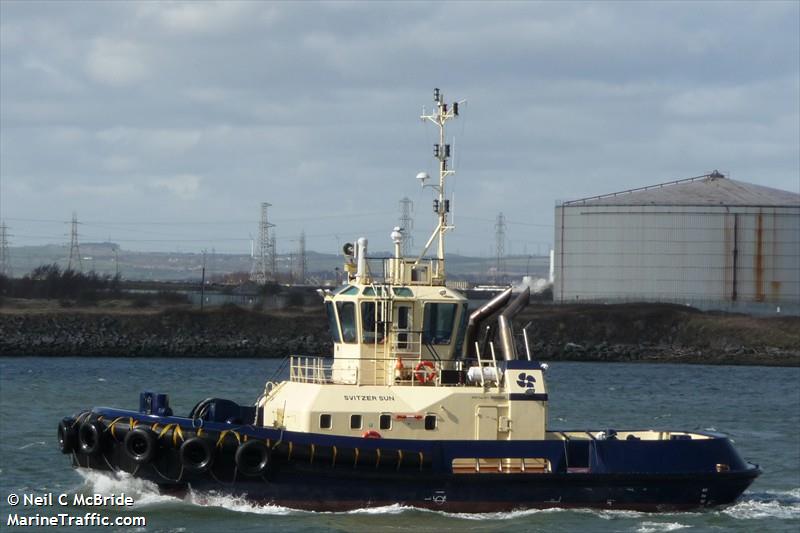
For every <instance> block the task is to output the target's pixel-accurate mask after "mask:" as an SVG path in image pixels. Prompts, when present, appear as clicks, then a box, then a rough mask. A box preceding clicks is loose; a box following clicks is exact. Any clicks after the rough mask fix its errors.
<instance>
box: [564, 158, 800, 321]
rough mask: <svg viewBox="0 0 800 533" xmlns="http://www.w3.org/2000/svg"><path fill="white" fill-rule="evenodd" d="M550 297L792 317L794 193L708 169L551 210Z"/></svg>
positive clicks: (799, 259)
mask: <svg viewBox="0 0 800 533" xmlns="http://www.w3.org/2000/svg"><path fill="white" fill-rule="evenodd" d="M555 228H556V231H555V243H556V245H555V257H554V271H555V283H554V287H553V290H554V299H555V301H556V302H561V303H569V302H572V303H574V302H583V301H594V302H624V301H644V302H652V301H657V302H674V303H681V304H689V305H692V306H695V307H699V308H701V309H723V310H734V311H743V312H756V313H767V312H769V313H775V312H778V313H788V314H800V194H797V193H795V192H789V191H783V190H779V189H772V188H769V187H763V186H760V185H753V184H750V183H744V182H740V181H734V180H731V179H728V178H726V177H725V176H723V175H722V174H720V173H718V172H716V171H714V172H713V173H711V174H708V175H705V176H700V177H696V178H689V179H685V180H679V181H673V182H668V183H662V184H659V185H654V186H650V187H643V188H640V189H632V190H628V191H622V192H619V193H612V194H607V195H602V196H596V197H592V198H583V199H580V200H573V201H569V202H563V203H561V204H560V205H558V206H557V207H556V220H555Z"/></svg>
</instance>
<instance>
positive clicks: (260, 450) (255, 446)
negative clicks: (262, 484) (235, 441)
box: [234, 440, 271, 476]
mask: <svg viewBox="0 0 800 533" xmlns="http://www.w3.org/2000/svg"><path fill="white" fill-rule="evenodd" d="M234 459H235V460H236V468H238V469H239V472H241V473H242V474H244V475H246V476H260V475H262V474H264V473H265V472H266V471H267V469H268V468H269V465H270V463H271V457H270V453H269V448H267V445H266V444H264V443H263V442H261V441H260V440H249V441H247V442H243V443H242V444H240V445H239V447H238V448H236V455H235V456H234Z"/></svg>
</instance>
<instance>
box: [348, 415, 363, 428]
mask: <svg viewBox="0 0 800 533" xmlns="http://www.w3.org/2000/svg"><path fill="white" fill-rule="evenodd" d="M350 429H361V415H350Z"/></svg>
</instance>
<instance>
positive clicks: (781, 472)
mask: <svg viewBox="0 0 800 533" xmlns="http://www.w3.org/2000/svg"><path fill="white" fill-rule="evenodd" d="M279 365H280V361H273V360H254V359H249V360H244V359H236V360H225V359H220V360H210V359H202V360H194V359H111V358H107V359H106V358H97V359H90V358H64V359H47V358H24V357H21V358H2V359H0V521H2V522H0V523H2V525H1V526H0V529H2V530H6V529H9V528H7V527H6V526H7V517H8V514H9V512H11V511H12V507H10V506H9V504H8V503H7V497H8V495H9V494H10V493H18V494H23V493H35V494H44V493H49V492H52V493H54V494H56V495H57V494H59V493H68V494H75V493H86V494H92V493H95V492H97V493H101V494H106V495H107V494H110V493H117V494H118V493H120V492H125V493H126V494H129V495H132V496H133V497H134V499H135V501H136V503H135V505H134V506H133V508H128V509H122V510H121V509H119V508H114V507H107V508H100V509H94V508H85V507H80V508H69V507H67V508H62V507H59V506H55V507H49V508H47V507H45V508H38V509H36V508H23V507H21V506H18V507H15V508H13V510H14V511H16V512H17V513H19V514H20V515H28V516H31V515H34V514H37V513H39V514H41V515H45V516H53V515H55V514H57V513H59V512H67V513H71V514H74V515H79V516H83V515H84V514H85V513H86V512H87V511H89V512H93V511H98V512H100V513H101V514H103V515H107V516H110V517H117V516H129V517H130V516H144V517H146V519H147V527H119V528H116V527H111V528H103V529H99V528H91V527H88V528H80V530H81V531H131V532H133V531H163V532H206V531H207V532H214V533H216V532H219V531H236V532H237V533H243V532H248V531H260V532H263V531H308V532H312V531H313V532H317V531H348V532H349V531H356V532H358V531H365V532H366V531H391V532H403V531H414V532H416V533H419V532H421V531H431V530H437V531H441V532H445V531H458V532H473V531H474V532H486V531H510V530H515V531H526V532H527V531H548V532H558V531H570V532H571V531H579V530H582V531H630V532H661V531H677V530H687V531H688V530H691V531H706V530H715V531H747V532H750V531H791V532H793V533H794V532H796V531H798V530H800V433H798V430H800V369H799V368H762V367H724V366H689V365H687V366H681V365H658V364H647V365H645V364H639V365H635V364H611V363H555V364H553V365H552V366H551V368H550V371H549V372H548V378H549V380H548V385H549V387H550V391H549V392H550V398H551V408H550V426H551V427H557V428H561V429H571V428H586V427H590V428H596V429H606V428H637V429H642V428H667V429H670V428H679V429H715V430H720V431H725V432H727V433H728V434H730V435H731V436H732V437H733V438H734V440H735V441H736V446H737V448H738V449H739V450H740V452H741V453H742V455H743V456H744V457H745V458H746V459H749V460H751V461H753V462H756V463H759V464H760V465H761V467H762V469H763V470H764V474H763V475H762V476H761V477H760V478H759V479H758V480H756V482H755V483H754V484H753V486H751V488H750V489H749V490H748V491H747V492H746V493H745V494H744V496H743V498H742V499H741V500H740V501H739V502H738V503H737V504H735V505H733V506H730V507H728V508H724V509H714V510H703V511H699V512H692V513H668V514H650V513H637V512H628V511H613V512H608V511H595V510H562V509H554V510H546V511H536V510H532V511H519V512H512V513H497V514H485V515H464V514H447V513H441V512H434V511H422V510H417V509H409V508H403V507H400V506H390V507H385V508H380V509H369V510H362V511H354V512H349V513H310V512H300V511H294V510H291V509H286V508H281V507H271V506H267V507H254V506H252V505H250V504H248V503H246V502H244V501H240V500H235V499H232V498H229V497H222V496H216V495H203V494H190V495H189V496H188V497H186V498H185V499H181V500H179V499H176V498H172V497H168V496H161V495H159V494H157V492H156V491H155V490H154V489H153V487H152V486H150V485H148V484H146V483H143V482H141V481H138V480H135V479H130V478H128V479H111V478H108V477H106V476H103V475H100V474H84V475H81V474H80V473H79V472H78V471H76V470H73V469H72V468H71V467H70V466H69V460H68V458H67V457H65V456H63V455H61V454H60V453H59V452H58V451H57V449H56V439H55V435H56V424H57V422H58V420H59V419H60V418H61V417H62V416H64V415H69V414H73V413H75V412H77V411H79V410H82V409H85V408H87V407H92V406H99V405H105V406H117V407H124V408H135V407H136V406H137V405H138V395H139V392H140V390H142V389H145V388H147V389H150V390H155V391H159V392H168V393H170V399H171V403H172V405H173V408H174V409H175V412H176V413H184V414H185V413H187V412H188V411H189V409H191V407H192V406H193V405H194V403H195V402H196V401H197V400H199V399H202V398H205V397H208V396H220V397H225V398H229V399H231V400H235V401H238V402H241V403H248V402H251V401H253V400H254V399H255V397H256V396H258V394H259V393H260V392H261V390H262V388H263V386H264V381H265V380H266V379H267V378H269V377H270V376H271V375H272V374H273V372H274V371H275V369H276V368H277V367H278V366H279ZM48 529H52V528H48ZM28 530H44V528H28Z"/></svg>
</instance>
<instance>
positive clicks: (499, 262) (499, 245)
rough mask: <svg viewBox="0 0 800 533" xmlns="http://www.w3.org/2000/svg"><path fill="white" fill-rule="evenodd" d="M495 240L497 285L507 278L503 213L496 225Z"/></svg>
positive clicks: (504, 218) (504, 219)
mask: <svg viewBox="0 0 800 533" xmlns="http://www.w3.org/2000/svg"><path fill="white" fill-rule="evenodd" d="M494 240H495V247H496V258H495V259H496V264H495V284H497V283H498V282H502V281H503V278H504V277H505V255H506V252H505V246H506V217H505V216H503V213H500V214H498V215H497V222H495V224H494Z"/></svg>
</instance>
